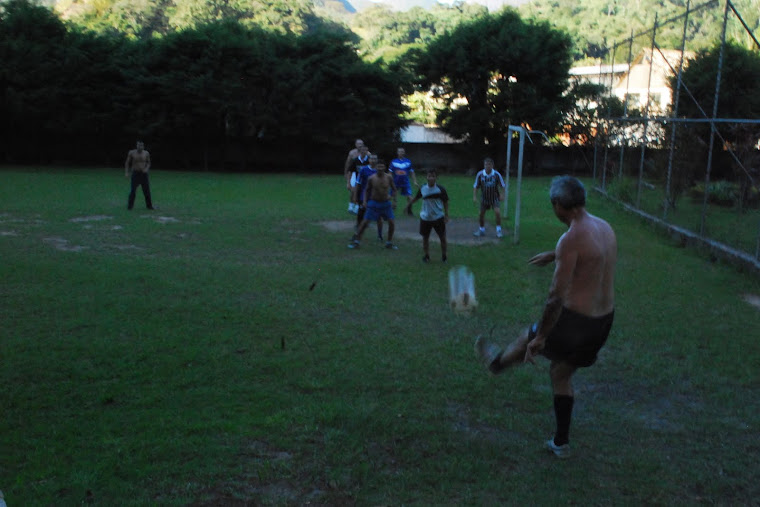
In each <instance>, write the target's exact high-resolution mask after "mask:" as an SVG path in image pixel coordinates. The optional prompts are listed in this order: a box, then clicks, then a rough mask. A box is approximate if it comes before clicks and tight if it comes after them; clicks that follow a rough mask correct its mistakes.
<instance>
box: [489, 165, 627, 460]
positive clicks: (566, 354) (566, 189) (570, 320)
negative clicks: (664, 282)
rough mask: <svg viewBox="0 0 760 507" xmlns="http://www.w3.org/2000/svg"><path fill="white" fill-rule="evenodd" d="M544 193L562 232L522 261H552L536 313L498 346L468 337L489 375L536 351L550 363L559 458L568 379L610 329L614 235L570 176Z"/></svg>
mask: <svg viewBox="0 0 760 507" xmlns="http://www.w3.org/2000/svg"><path fill="white" fill-rule="evenodd" d="M549 196H550V198H551V203H552V208H553V209H554V214H555V215H556V216H557V218H558V219H559V220H560V221H561V222H562V223H564V224H566V225H567V226H568V230H567V232H565V233H564V234H563V235H562V236H561V237H560V238H559V241H558V242H557V247H556V248H555V249H554V250H552V251H548V252H543V253H540V254H538V255H536V256H534V257H533V258H531V259H530V260H529V261H528V262H529V263H530V264H533V265H536V266H545V265H546V264H549V263H550V262H552V261H553V262H554V263H555V267H554V277H553V279H552V284H551V287H550V288H549V296H548V298H547V300H546V305H545V306H544V311H543V315H542V316H541V319H540V320H539V321H538V322H536V323H535V324H533V325H532V326H531V327H530V329H529V330H528V331H527V332H525V333H524V334H523V335H522V336H521V337H520V338H518V339H517V340H515V341H514V342H512V344H510V345H509V346H508V347H507V348H506V349H504V350H503V351H502V350H501V349H500V348H499V347H498V346H497V345H495V344H492V343H488V342H487V341H486V340H484V339H483V338H482V337H478V339H477V341H476V342H475V351H476V353H477V354H478V356H479V357H480V359H481V361H482V362H483V363H484V365H485V366H486V367H487V368H488V369H489V370H490V371H491V372H492V373H500V372H502V371H503V370H504V369H505V368H507V367H508V366H511V365H513V364H516V363H519V362H533V361H534V359H533V358H534V356H535V355H537V354H541V355H543V356H545V357H546V358H548V359H549V360H550V361H551V366H550V368H549V375H550V377H551V384H552V391H553V393H554V414H555V417H556V422H557V429H556V432H555V434H554V438H552V439H550V440H549V441H547V442H546V447H547V448H548V449H549V450H550V451H551V452H552V453H554V454H555V455H556V456H558V457H560V458H565V457H567V456H569V455H570V444H569V440H570V439H569V432H570V420H571V417H572V411H573V401H574V393H573V386H572V383H571V379H572V376H573V374H574V373H575V371H576V370H577V369H578V368H583V367H587V366H591V365H592V364H594V362H595V361H596V356H597V353H598V352H599V350H600V349H601V348H602V346H604V343H605V342H606V340H607V336H608V334H609V332H610V329H611V328H612V320H613V317H614V315H615V291H614V279H615V264H616V262H617V240H616V238H615V232H614V231H613V230H612V227H610V225H609V224H608V223H607V222H605V221H604V220H602V219H601V218H598V217H595V216H594V215H592V214H590V213H588V212H587V211H586V190H585V188H584V187H583V184H582V183H581V182H580V181H578V180H577V179H575V178H573V177H570V176H562V177H558V178H555V179H554V180H553V181H552V184H551V188H550V190H549Z"/></svg>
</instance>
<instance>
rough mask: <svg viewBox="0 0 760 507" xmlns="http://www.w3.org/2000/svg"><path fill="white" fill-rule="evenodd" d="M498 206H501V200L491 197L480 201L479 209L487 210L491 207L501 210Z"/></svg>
mask: <svg viewBox="0 0 760 507" xmlns="http://www.w3.org/2000/svg"><path fill="white" fill-rule="evenodd" d="M500 206H501V201H500V200H499V199H493V200H491V201H486V200H481V201H480V211H488V210H489V209H491V208H493V209H495V210H500V211H501V208H500Z"/></svg>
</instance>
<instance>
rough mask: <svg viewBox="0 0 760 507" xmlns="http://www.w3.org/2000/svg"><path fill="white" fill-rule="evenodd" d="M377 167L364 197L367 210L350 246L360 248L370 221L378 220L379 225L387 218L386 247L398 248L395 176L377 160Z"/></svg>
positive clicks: (369, 180)
mask: <svg viewBox="0 0 760 507" xmlns="http://www.w3.org/2000/svg"><path fill="white" fill-rule="evenodd" d="M375 167H377V172H375V174H373V175H372V176H370V177H369V179H368V180H367V185H366V188H365V189H364V194H363V195H364V196H363V198H362V202H363V204H364V208H365V209H366V210H367V211H366V214H365V215H364V220H362V223H361V225H360V226H359V230H358V231H356V234H354V237H353V238H352V239H351V243H349V245H348V248H359V244H360V243H359V242H360V241H361V239H362V234H363V233H364V231H365V230H366V229H367V226H368V225H369V223H370V222H372V221H375V220H377V221H378V226H379V224H380V221H381V220H382V219H385V220H387V221H388V241H386V242H385V248H387V249H389V250H398V247H397V246H396V245H394V244H393V232H394V230H395V227H396V226H395V216H394V215H393V210H394V209H395V208H396V186H395V185H394V184H393V176H392V175H391V174H390V173H389V172H388V171H386V169H385V164H384V163H382V162H377V164H376V166H375ZM391 200H392V201H393V203H392V204H391Z"/></svg>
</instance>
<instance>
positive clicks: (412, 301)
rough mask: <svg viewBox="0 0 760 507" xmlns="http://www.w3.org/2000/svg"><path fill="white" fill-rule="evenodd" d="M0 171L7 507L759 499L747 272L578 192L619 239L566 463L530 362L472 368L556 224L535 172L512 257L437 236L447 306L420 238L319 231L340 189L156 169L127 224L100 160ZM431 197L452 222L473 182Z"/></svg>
mask: <svg viewBox="0 0 760 507" xmlns="http://www.w3.org/2000/svg"><path fill="white" fill-rule="evenodd" d="M2 175H3V185H2V186H1V187H0V203H1V204H0V255H1V256H2V263H0V275H1V276H2V285H1V286H0V311H1V312H2V313H1V315H2V321H1V323H2V326H0V333H1V334H0V386H2V388H1V389H0V409H1V412H0V414H1V416H0V489H1V490H2V491H3V492H4V494H5V497H6V501H7V502H8V505H9V506H12V507H13V506H17V505H32V506H34V505H79V504H81V503H83V502H85V503H91V504H96V505H122V504H124V505H129V504H131V505H146V504H161V505H219V504H244V503H246V502H247V503H249V504H252V505H302V504H306V503H309V502H310V503H312V504H320V505H346V504H357V505H402V504H410V505H494V504H514V505H537V504H562V503H571V504H583V505H610V504H618V505H620V504H623V505H642V504H656V505H673V504H697V503H707V504H720V505H731V504H734V505H738V504H753V503H756V502H757V498H759V497H760V485H759V484H758V482H757V477H758V476H760V465H758V462H757V456H758V453H759V451H760V414H759V413H758V405H757V391H758V388H759V387H760V381H759V379H760V353H759V352H758V347H757V343H758V329H760V310H759V309H757V308H755V307H754V306H752V305H750V304H748V303H747V302H745V301H744V299H743V297H744V296H745V295H746V294H755V295H758V294H760V281H758V280H757V279H756V278H753V277H751V276H747V275H746V274H743V273H740V272H737V270H736V269H734V268H732V267H730V266H726V265H723V264H721V263H710V262H709V261H708V260H706V259H705V258H703V257H702V256H700V255H699V254H697V253H694V252H691V251H689V250H685V249H682V248H679V247H678V246H677V245H675V244H671V243H670V242H669V240H668V239H666V238H664V237H662V236H660V235H658V234H656V233H655V232H653V230H652V229H651V228H650V227H648V226H646V225H644V224H643V223H642V222H640V221H639V220H638V219H637V218H635V217H634V216H632V215H630V214H628V213H626V212H625V211H622V210H620V209H619V208H617V207H616V206H615V205H614V204H612V203H610V202H606V201H603V200H602V197H600V196H599V195H598V194H596V193H593V192H590V194H589V209H590V211H591V212H593V213H595V214H598V215H600V216H603V217H605V218H607V219H608V220H609V221H610V222H611V223H612V225H613V226H614V227H615V229H616V230H617V233H618V239H619V243H620V262H619V266H618V285H617V289H618V290H617V294H618V304H617V312H616V322H615V325H614V327H613V332H612V334H611V336H610V339H609V341H608V345H607V346H606V347H605V348H604V349H603V351H602V353H601V355H600V359H599V361H598V362H597V364H596V365H594V366H593V367H592V368H588V369H584V370H582V371H580V372H579V373H578V374H577V376H576V380H575V387H576V391H577V393H576V406H575V410H574V419H573V426H572V428H571V439H572V444H573V447H574V451H575V456H574V457H573V458H572V459H571V460H568V461H558V460H555V459H552V457H551V456H549V455H547V454H546V453H545V452H544V451H543V449H542V447H541V446H542V443H543V441H544V440H545V439H546V438H547V437H548V436H549V435H551V433H552V431H553V427H554V418H553V412H552V401H551V392H550V388H549V382H548V365H547V364H546V362H542V363H540V364H539V367H538V368H534V367H522V368H518V369H515V370H513V371H510V372H508V373H507V374H505V375H503V376H501V377H496V378H494V377H489V376H488V375H487V374H486V373H485V372H484V371H483V370H482V369H481V367H480V365H479V364H478V363H477V362H476V360H475V358H474V355H473V352H472V341H473V337H474V336H475V335H476V334H478V333H492V334H493V336H494V337H497V338H500V339H503V340H507V339H511V337H512V336H514V335H515V334H516V333H517V332H518V331H519V330H520V329H521V328H523V327H524V326H525V325H527V324H528V323H529V322H530V321H531V320H533V319H535V318H536V317H537V316H538V312H539V311H540V309H541V305H542V303H543V299H544V297H545V294H546V290H547V288H548V283H549V281H550V279H551V269H550V268H548V267H547V268H543V269H541V268H535V267H531V266H528V265H527V264H526V261H527V259H528V258H529V257H530V256H532V255H533V254H534V253H536V252H538V251H542V250H546V249H549V248H552V246H553V245H554V243H555V242H556V240H557V238H558V237H559V235H560V234H561V233H562V232H563V230H564V228H563V226H562V224H560V223H559V222H557V220H556V219H555V218H554V217H553V216H552V215H551V213H550V209H549V206H548V198H547V193H546V189H547V184H548V181H549V180H548V179H547V178H541V179H527V180H525V181H524V187H523V190H524V193H523V196H522V202H523V210H522V224H521V242H520V244H519V245H513V244H512V243H511V241H509V240H507V241H504V242H503V243H501V244H499V245H483V246H477V247H470V246H463V245H452V246H451V248H450V264H451V265H455V264H465V265H467V266H469V267H470V268H471V269H472V270H473V271H474V272H475V276H476V282H477V287H478V299H479V301H480V307H479V311H478V313H477V314H476V315H474V316H472V317H470V318H465V317H459V316H456V315H453V314H452V313H451V312H450V311H449V310H448V307H447V271H448V266H445V265H442V264H440V263H437V262H433V263H431V264H430V265H424V264H422V263H421V262H420V256H421V246H420V243H419V242H418V241H412V240H404V239H401V240H399V241H398V244H399V246H400V249H399V250H398V251H396V252H388V251H386V250H384V249H381V248H374V247H373V246H372V242H371V241H366V242H365V243H366V247H365V248H363V249H361V250H359V251H350V250H348V249H346V243H347V240H348V237H347V235H346V234H345V233H333V232H329V231H328V230H327V229H326V228H324V227H323V226H322V225H321V224H320V222H322V221H326V220H348V215H347V214H346V213H345V203H346V192H345V189H344V188H343V187H342V178H341V177H340V176H335V177H310V176H299V175H283V176H277V175H265V176H264V175H220V174H207V173H167V172H161V171H157V172H155V173H154V174H153V180H152V187H153V194H154V202H155V203H156V206H157V207H158V208H159V210H158V211H156V212H153V213H149V212H147V211H145V210H144V209H143V208H142V206H143V202H142V196H141V195H140V194H138V199H137V205H136V207H135V209H134V210H133V211H132V212H128V211H127V210H126V209H124V208H125V204H126V202H125V201H126V192H127V181H126V180H125V179H124V177H123V173H121V171H119V170H110V171H106V170H89V171H88V170H76V169H58V170H53V169H40V170H31V169H20V168H6V169H5V170H4V171H3V172H2ZM440 182H441V183H442V184H443V185H445V186H446V187H447V189H448V190H449V192H450V194H451V197H452V215H453V216H454V217H458V218H461V219H464V218H470V219H472V220H473V223H474V219H475V217H474V209H473V204H472V201H471V195H472V190H471V178H469V177H467V178H465V177H458V176H450V175H441V177H440ZM510 202H511V203H514V199H513V198H512V199H511V200H510ZM95 217H101V219H100V220H95ZM157 217H166V218H165V219H163V221H162V220H157ZM168 219H171V220H168ZM489 219H490V217H489ZM508 239H509V238H508ZM432 247H433V248H437V244H436V243H434V244H433V245H432ZM435 258H436V259H437V256H435ZM314 281H316V282H317V283H316V286H315V287H314V289H313V290H311V291H310V290H309V287H310V286H311V284H312V283H313V282H314Z"/></svg>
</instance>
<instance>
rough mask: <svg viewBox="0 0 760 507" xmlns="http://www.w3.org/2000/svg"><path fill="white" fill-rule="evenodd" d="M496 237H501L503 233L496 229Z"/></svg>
mask: <svg viewBox="0 0 760 507" xmlns="http://www.w3.org/2000/svg"><path fill="white" fill-rule="evenodd" d="M496 237H497V238H503V237H504V233H502V232H501V231H496Z"/></svg>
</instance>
